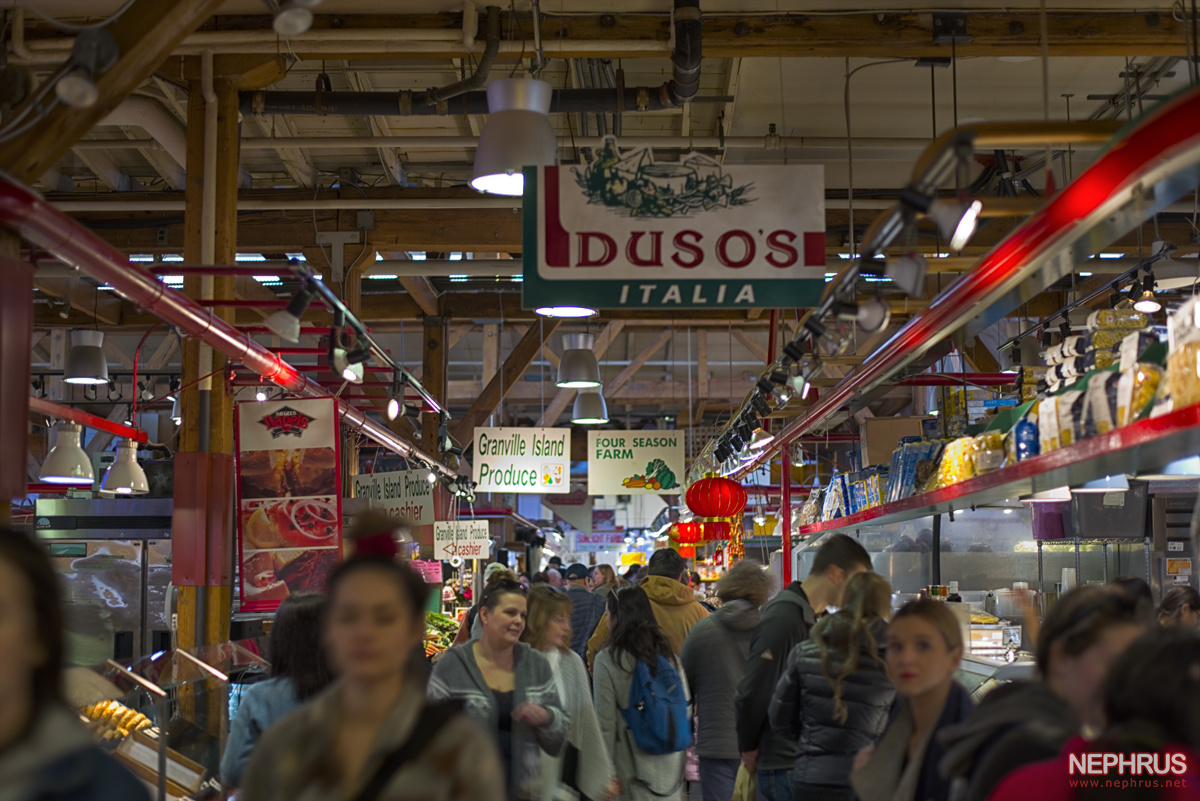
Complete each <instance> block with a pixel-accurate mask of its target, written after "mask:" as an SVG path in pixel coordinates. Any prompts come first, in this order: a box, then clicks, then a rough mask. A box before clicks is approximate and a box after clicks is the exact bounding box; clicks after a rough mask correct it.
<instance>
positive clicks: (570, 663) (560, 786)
mask: <svg viewBox="0 0 1200 801" xmlns="http://www.w3.org/2000/svg"><path fill="white" fill-rule="evenodd" d="M521 639H522V640H523V641H524V642H527V643H529V644H530V645H532V646H533V647H534V648H536V649H537V650H538V652H539V653H541V654H542V655H543V656H544V657H546V660H547V661H548V662H549V663H550V667H551V669H552V670H553V672H554V680H555V687H556V689H557V690H558V694H559V697H561V698H562V700H563V704H564V706H566V709H567V714H568V715H569V716H570V718H571V728H570V730H569V732H568V734H567V750H566V752H565V753H564V754H563V757H562V758H560V757H552V756H550V755H549V754H547V753H544V752H543V754H542V769H543V773H542V780H543V784H542V787H543V792H542V801H556V799H561V798H565V797H569V796H570V795H572V794H573V793H576V792H577V793H579V794H581V795H583V796H584V797H586V798H589V799H592V801H608V799H610V798H615V797H616V792H617V782H616V775H615V774H614V773H613V766H612V760H611V759H609V756H608V749H607V748H605V747H604V739H603V737H602V736H601V734H600V723H599V722H598V721H597V720H596V710H595V708H594V707H593V706H592V687H591V684H590V682H589V680H588V673H587V667H586V666H585V665H584V664H583V659H581V658H580V656H579V654H577V653H575V652H574V651H572V650H571V599H570V598H569V597H567V595H566V594H565V593H561V592H558V591H557V590H554V589H553V588H551V587H550V586H549V585H548V584H538V585H535V586H534V587H533V588H531V589H530V590H529V622H528V624H527V625H526V626H525V633H524V634H523V635H521ZM568 772H569V773H568Z"/></svg>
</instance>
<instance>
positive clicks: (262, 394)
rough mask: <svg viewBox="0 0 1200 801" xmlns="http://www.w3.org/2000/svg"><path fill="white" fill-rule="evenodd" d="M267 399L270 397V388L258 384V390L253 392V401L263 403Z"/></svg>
mask: <svg viewBox="0 0 1200 801" xmlns="http://www.w3.org/2000/svg"><path fill="white" fill-rule="evenodd" d="M269 397H271V389H270V387H267V386H265V385H262V384H260V385H259V387H258V389H257V390H255V391H254V399H255V400H256V401H260V402H261V401H265V400H266V399H267V398H269Z"/></svg>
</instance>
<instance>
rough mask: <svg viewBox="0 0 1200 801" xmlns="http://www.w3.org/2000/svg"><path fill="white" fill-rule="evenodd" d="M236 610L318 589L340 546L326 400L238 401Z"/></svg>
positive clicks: (332, 414) (334, 443) (332, 428)
mask: <svg viewBox="0 0 1200 801" xmlns="http://www.w3.org/2000/svg"><path fill="white" fill-rule="evenodd" d="M235 430H236V433H237V443H236V445H237V448H236V449H237V457H238V458H237V489H238V544H239V551H240V559H241V562H240V564H241V572H240V579H241V588H242V608H243V609H246V610H247V611H256V612H257V611H272V610H274V609H276V608H277V607H278V606H279V604H280V603H281V602H282V601H283V600H284V599H285V598H287V597H288V596H289V595H291V594H293V593H301V592H320V591H321V590H323V589H324V586H325V577H326V575H327V574H328V573H329V570H330V569H331V568H332V567H333V565H334V564H336V563H337V560H338V558H339V557H340V554H341V546H342V525H341V521H342V514H341V512H342V509H341V491H340V488H341V454H340V452H339V444H338V439H337V431H338V424H337V407H336V405H335V401H334V400H333V399H332V398H320V399H305V400H283V401H262V402H260V401H252V402H243V403H239V404H238V406H237V418H236V426H235Z"/></svg>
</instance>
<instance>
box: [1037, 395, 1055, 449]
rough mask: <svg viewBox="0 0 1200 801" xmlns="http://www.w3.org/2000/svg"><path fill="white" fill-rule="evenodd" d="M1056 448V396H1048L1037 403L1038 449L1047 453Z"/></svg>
mask: <svg viewBox="0 0 1200 801" xmlns="http://www.w3.org/2000/svg"><path fill="white" fill-rule="evenodd" d="M1058 449H1059V439H1058V398H1057V397H1055V396H1050V397H1048V398H1045V399H1044V400H1042V401H1041V402H1040V403H1039V404H1038V450H1039V452H1040V453H1049V452H1050V451H1056V450H1058Z"/></svg>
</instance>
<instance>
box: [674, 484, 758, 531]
mask: <svg viewBox="0 0 1200 801" xmlns="http://www.w3.org/2000/svg"><path fill="white" fill-rule="evenodd" d="M686 497H687V506H688V508H689V509H691V510H692V512H693V513H695V514H696V516H698V517H734V516H736V515H740V514H741V513H742V511H743V510H744V509H745V508H746V500H747V498H746V490H745V489H744V488H743V487H742V485H741V484H739V483H737V482H736V481H732V480H730V479H728V478H721V477H720V476H710V477H709V478H702V479H700V480H699V481H697V482H696V483H695V484H693V485H692V486H690V487H688V491H687V496H686ZM706 538H707V535H706Z"/></svg>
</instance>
